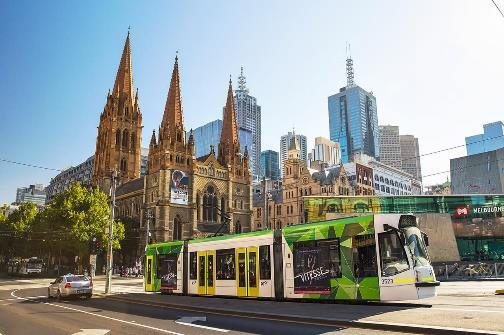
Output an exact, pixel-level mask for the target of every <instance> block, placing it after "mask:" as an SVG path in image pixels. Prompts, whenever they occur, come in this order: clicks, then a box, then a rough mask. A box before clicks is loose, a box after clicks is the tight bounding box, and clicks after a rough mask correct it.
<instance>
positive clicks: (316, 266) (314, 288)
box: [294, 239, 341, 294]
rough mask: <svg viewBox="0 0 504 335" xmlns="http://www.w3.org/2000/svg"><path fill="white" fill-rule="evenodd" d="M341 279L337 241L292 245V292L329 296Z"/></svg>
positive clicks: (306, 242)
mask: <svg viewBox="0 0 504 335" xmlns="http://www.w3.org/2000/svg"><path fill="white" fill-rule="evenodd" d="M339 277H341V262H340V245H339V239H327V240H317V241H305V242H296V243H294V292H295V293H321V294H329V293H330V291H331V286H330V280H331V279H332V278H339Z"/></svg>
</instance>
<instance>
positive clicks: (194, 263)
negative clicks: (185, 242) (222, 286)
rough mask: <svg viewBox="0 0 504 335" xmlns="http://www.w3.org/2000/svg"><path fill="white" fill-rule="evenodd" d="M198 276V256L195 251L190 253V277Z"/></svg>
mask: <svg viewBox="0 0 504 335" xmlns="http://www.w3.org/2000/svg"><path fill="white" fill-rule="evenodd" d="M197 278H198V257H197V255H196V253H195V252H191V253H190V254H189V279H193V280H196V279H197Z"/></svg>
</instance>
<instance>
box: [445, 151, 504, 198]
mask: <svg viewBox="0 0 504 335" xmlns="http://www.w3.org/2000/svg"><path fill="white" fill-rule="evenodd" d="M502 171H504V148H502V149H497V150H493V151H488V152H483V153H480V154H475V155H469V156H464V157H459V158H454V159H450V175H451V176H450V179H451V191H452V194H502V193H504V173H503V172H502Z"/></svg>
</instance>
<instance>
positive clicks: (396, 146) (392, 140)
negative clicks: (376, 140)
mask: <svg viewBox="0 0 504 335" xmlns="http://www.w3.org/2000/svg"><path fill="white" fill-rule="evenodd" d="M379 129H380V162H382V163H383V164H387V165H389V166H393V167H395V168H396V169H401V168H402V164H401V143H400V141H399V127H398V126H391V125H386V126H380V127H379Z"/></svg>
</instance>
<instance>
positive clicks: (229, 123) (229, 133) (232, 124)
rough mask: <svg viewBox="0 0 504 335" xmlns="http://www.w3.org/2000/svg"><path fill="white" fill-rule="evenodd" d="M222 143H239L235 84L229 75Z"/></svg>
mask: <svg viewBox="0 0 504 335" xmlns="http://www.w3.org/2000/svg"><path fill="white" fill-rule="evenodd" d="M222 120H223V122H222V132H221V138H220V141H221V143H238V145H240V144H239V139H238V126H237V122H236V113H235V108H234V98H233V85H232V82H231V76H229V88H228V95H227V100H226V107H225V109H224V115H223V118H222Z"/></svg>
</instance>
